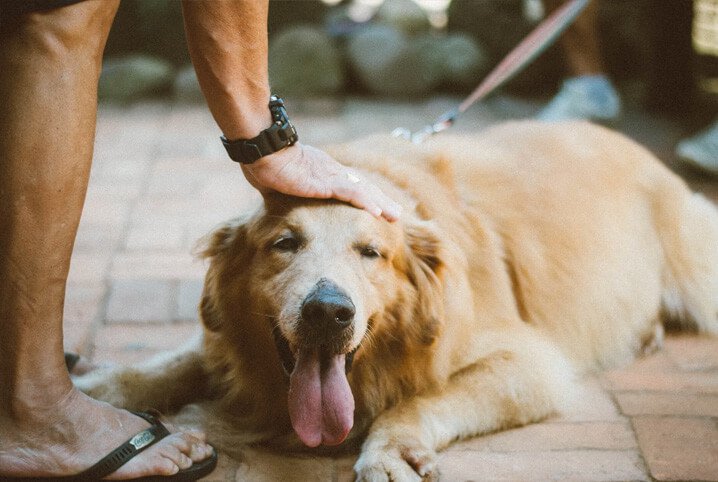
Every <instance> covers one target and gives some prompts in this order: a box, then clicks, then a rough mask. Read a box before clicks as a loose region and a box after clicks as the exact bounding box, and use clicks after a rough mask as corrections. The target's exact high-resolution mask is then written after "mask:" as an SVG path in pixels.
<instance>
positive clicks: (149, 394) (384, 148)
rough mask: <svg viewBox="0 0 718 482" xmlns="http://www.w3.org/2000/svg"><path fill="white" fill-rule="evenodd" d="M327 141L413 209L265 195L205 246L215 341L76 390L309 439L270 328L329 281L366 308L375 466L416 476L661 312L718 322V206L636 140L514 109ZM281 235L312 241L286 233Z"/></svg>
mask: <svg viewBox="0 0 718 482" xmlns="http://www.w3.org/2000/svg"><path fill="white" fill-rule="evenodd" d="M329 152H330V153H331V154H332V155H334V156H335V157H336V158H337V159H338V160H340V161H342V162H343V163H346V164H349V165H352V166H354V167H355V168H356V169H357V170H358V172H360V173H361V175H362V176H364V177H365V178H367V179H371V180H372V181H373V182H376V183H377V184H378V185H379V186H380V187H381V188H382V189H383V190H385V192H387V194H389V195H390V196H392V197H393V198H394V199H396V200H397V201H398V202H400V203H401V204H402V205H403V208H404V214H403V216H402V219H401V220H400V221H398V222H397V223H394V224H390V223H387V222H385V221H382V220H377V219H374V218H372V217H371V216H369V215H368V214H367V213H365V212H363V211H360V210H358V209H354V208H351V207H348V206H346V205H343V204H341V203H337V202H332V201H315V200H305V199H295V198H288V197H284V196H278V195H277V196H270V197H268V198H266V200H265V201H266V202H265V205H264V206H263V207H262V208H261V209H260V210H259V211H258V212H257V213H254V214H252V215H250V216H247V217H245V218H242V219H238V220H235V221H233V222H230V223H228V224H227V225H226V226H224V227H222V228H220V229H219V230H218V231H216V232H215V233H214V234H213V235H212V237H211V238H210V239H209V241H208V245H207V247H206V249H205V251H204V255H205V256H206V257H207V258H208V259H209V260H210V266H209V270H208V272H207V277H206V282H205V288H204V293H203V296H202V300H201V303H200V314H201V318H202V321H203V323H204V326H205V333H204V337H203V341H202V345H201V347H199V346H198V347H195V348H192V349H188V350H185V351H183V352H181V353H180V354H175V355H173V356H172V357H170V358H165V359H163V360H162V361H159V362H158V361H156V362H154V363H153V364H151V365H148V366H147V367H144V368H140V369H132V370H121V371H114V372H112V373H109V374H107V373H99V374H94V375H90V376H88V377H86V378H85V379H84V380H82V379H81V380H78V384H79V385H80V386H81V387H83V388H85V389H86V390H88V391H89V392H90V393H92V394H93V395H95V396H98V397H101V398H105V399H108V400H110V401H112V402H114V403H118V404H121V405H124V406H128V407H131V408H142V407H144V406H146V405H152V406H155V407H160V408H164V409H167V410H173V409H178V408H180V407H181V406H182V405H185V404H188V403H190V402H200V403H199V404H198V405H196V406H195V409H193V410H192V411H188V412H186V413H189V415H188V416H186V417H185V418H189V419H194V420H195V421H198V420H202V421H204V422H203V423H205V424H206V426H207V427H209V430H210V440H213V441H214V443H215V444H216V445H218V449H219V450H220V451H231V443H223V442H222V440H225V438H226V440H245V441H250V440H254V441H256V440H273V441H274V443H275V444H289V445H290V446H297V439H296V438H295V437H294V436H293V435H292V428H291V424H290V418H289V415H288V409H287V380H286V377H285V375H284V374H283V371H282V364H281V361H280V356H279V355H278V353H277V348H276V347H275V343H274V339H273V337H272V329H273V328H274V327H278V329H280V330H281V333H282V335H283V336H284V337H285V338H286V339H287V341H288V343H289V345H290V346H292V347H296V346H299V345H301V343H303V342H304V340H302V339H301V338H302V335H301V330H300V329H299V328H298V326H297V325H298V324H299V321H298V317H297V312H298V311H299V310H300V306H301V304H302V300H303V299H304V297H305V296H306V295H307V292H308V291H309V290H310V289H311V287H312V286H314V285H315V283H317V280H319V279H330V280H333V281H334V282H336V284H337V285H339V286H341V288H342V289H343V290H344V291H346V293H347V294H348V296H349V297H350V298H351V300H352V302H353V303H354V305H355V306H356V316H355V317H354V321H353V326H352V329H351V331H350V332H349V334H346V336H345V338H342V339H341V340H340V341H337V342H336V343H337V346H339V348H337V350H338V351H342V350H344V351H347V352H348V351H350V350H351V349H355V348H356V347H358V350H357V352H356V356H355V359H354V365H353V368H352V370H351V371H350V372H349V374H348V380H349V383H350V385H351V391H352V393H353V397H354V401H355V406H356V409H355V412H354V413H355V421H354V428H353V430H352V431H351V433H350V434H349V440H350V441H351V440H363V447H362V451H361V455H360V457H359V459H358V461H357V463H356V466H355V469H356V472H357V474H358V479H359V480H386V478H387V477H389V478H391V480H400V481H401V480H417V479H418V478H420V477H421V476H425V475H428V474H430V473H431V472H432V470H433V469H434V466H435V465H434V464H435V462H434V461H435V452H436V450H439V449H441V448H442V447H445V446H446V445H447V444H449V443H450V442H452V441H453V440H456V439H459V438H464V437H471V436H474V435H478V434H482V433H487V432H491V431H495V430H500V429H504V428H507V427H512V426H518V425H522V424H526V423H530V422H535V421H539V420H541V419H543V418H545V417H547V416H548V415H550V414H552V413H555V412H557V411H560V410H561V409H562V408H563V407H564V406H565V404H566V403H567V401H568V400H569V399H570V396H571V392H572V390H573V387H574V378H573V377H574V373H576V372H579V373H580V372H586V371H592V370H598V369H603V368H607V367H612V366H616V365H620V364H624V363H627V362H629V361H630V360H631V359H633V357H635V356H636V355H637V354H639V353H640V352H641V350H642V349H644V348H646V347H648V346H651V345H655V344H659V343H660V337H661V334H662V322H667V321H671V322H672V323H674V324H675V323H677V324H678V325H679V326H681V327H687V328H693V329H696V330H698V331H702V332H708V333H712V334H716V333H718V213H717V212H716V209H715V208H714V207H713V206H712V205H711V204H710V203H709V202H707V201H706V200H705V199H704V198H702V197H701V196H700V195H696V194H692V193H691V192H690V191H689V190H688V189H687V187H686V186H685V184H684V183H683V182H682V181H681V180H680V179H679V178H677V177H676V176H675V175H673V174H672V173H670V172H669V171H668V170H667V169H666V168H664V167H663V166H662V165H661V164H660V163H659V162H658V161H657V160H656V159H655V158H654V157H653V156H652V155H651V154H650V153H649V152H648V151H647V150H645V149H644V148H642V147H640V146H639V145H637V144H635V143H634V142H632V141H630V140H628V139H627V138H625V137H624V136H622V135H620V134H617V133H614V132H611V131H609V130H607V129H604V128H600V127H596V126H593V125H590V124H588V123H571V124H553V125H548V124H540V123H536V122H516V123H509V124H505V125H502V126H498V127H495V128H492V129H489V130H488V131H486V132H484V133H482V134H481V135H478V136H455V137H450V136H447V135H442V136H438V137H437V138H435V139H431V140H430V141H429V142H426V143H424V144H422V145H419V146H416V145H412V144H409V143H408V142H406V141H403V140H400V139H391V138H388V137H384V136H382V137H375V138H371V139H365V140H361V141H357V142H354V143H350V144H345V145H340V146H335V147H331V148H329ZM286 233H293V234H291V235H292V236H294V235H295V234H297V233H298V234H297V236H298V237H299V238H300V243H299V245H298V247H297V246H290V247H291V249H288V250H287V249H284V248H283V249H277V244H276V243H277V240H278V239H279V240H282V239H284V238H283V237H286V236H287V234H286ZM280 246H282V245H280ZM367 249H369V251H368V252H367V251H366V250H367ZM372 250H373V251H372ZM367 253H368V254H367ZM375 254H379V256H378V257H377V256H374V255H375ZM202 400H205V401H204V402H202ZM250 433H251V434H254V435H247V434H250ZM241 434H243V435H241ZM223 437H225V438H223ZM232 437H235V438H234V439H232ZM241 437H244V438H241ZM345 443H348V442H345Z"/></svg>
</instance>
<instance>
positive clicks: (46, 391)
mask: <svg viewBox="0 0 718 482" xmlns="http://www.w3.org/2000/svg"><path fill="white" fill-rule="evenodd" d="M117 4H118V2H117V1H106V0H103V1H86V2H81V3H79V4H76V5H72V6H69V7H64V8H60V9H55V10H50V11H46V12H40V13H33V14H30V15H26V16H23V17H19V18H18V19H13V21H12V22H5V23H3V26H2V30H0V72H2V75H0V105H2V108H1V109H0V359H2V363H0V387H2V388H1V389H0V475H5V476H46V475H65V474H67V475H69V474H74V473H77V472H80V471H82V470H83V469H85V468H87V467H89V466H91V465H93V464H94V463H95V462H96V461H98V460H99V459H101V458H102V457H103V456H104V455H106V454H107V453H108V452H110V451H111V450H112V449H114V448H115V447H116V446H118V445H120V444H121V443H123V442H125V441H126V440H127V439H129V438H130V437H131V436H132V435H134V434H135V433H137V432H139V431H141V430H143V429H144V428H146V427H147V426H148V424H147V423H146V422H145V421H144V420H141V419H139V418H137V417H135V416H134V415H132V414H130V413H129V412H126V411H123V410H119V409H116V408H114V407H112V406H110V405H107V404H104V403H100V402H97V401H95V400H93V399H91V398H89V397H87V396H85V395H83V394H81V393H80V392H79V391H77V390H76V389H75V388H74V387H73V385H72V383H71V382H70V379H69V376H68V373H67V370H66V368H65V365H64V358H63V346H62V313H63V301H64V295H65V282H66V279H67V274H68V269H69V263H70V255H71V253H72V247H73V242H74V238H75V234H76V231H77V225H78V222H79V219H80V214H81V210H82V204H83V201H84V197H85V191H86V187H87V180H88V175H89V169H90V163H91V160H92V146H93V138H94V131H95V116H96V107H97V79H98V76H99V69H100V62H101V57H102V51H103V48H104V44H105V40H106V38H107V33H108V32H109V27H110V24H111V22H112V18H113V16H114V14H115V11H116V9H117ZM195 435H196V436H195ZM195 435H192V434H173V435H171V436H170V437H168V438H167V439H165V440H163V441H161V442H160V443H158V444H156V445H155V446H153V447H152V448H150V449H148V450H147V451H145V453H143V454H142V455H139V456H138V457H136V458H135V459H133V460H132V461H130V462H129V463H128V464H126V465H125V466H124V467H123V468H121V469H120V470H118V471H117V472H115V474H114V476H116V477H117V478H128V477H137V476H142V475H151V474H169V473H173V472H175V471H177V470H178V468H184V467H186V466H188V465H191V461H190V459H189V458H188V455H190V456H191V457H192V458H193V459H195V460H201V459H202V458H204V457H205V456H206V451H207V448H206V445H205V444H204V443H202V442H201V440H200V438H201V437H203V435H201V434H195ZM193 444H194V445H195V449H194V451H193V450H192V445H193Z"/></svg>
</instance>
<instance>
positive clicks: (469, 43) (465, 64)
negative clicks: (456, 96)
mask: <svg viewBox="0 0 718 482" xmlns="http://www.w3.org/2000/svg"><path fill="white" fill-rule="evenodd" d="M412 43H413V44H414V45H415V46H414V48H417V49H419V50H420V51H422V52H423V57H424V59H425V60H424V61H425V62H428V63H429V64H431V66H432V69H433V70H434V72H435V75H436V76H437V77H438V78H439V79H440V81H441V85H442V86H444V87H446V88H447V89H449V90H457V91H465V90H466V89H467V88H468V87H474V86H476V85H478V83H479V82H480V81H481V80H482V77H483V76H484V75H485V74H486V73H487V71H488V69H489V65H490V64H489V61H488V56H487V54H486V52H485V49H483V48H482V47H481V46H479V44H478V42H476V41H475V40H474V39H473V38H471V37H470V36H469V35H467V34H464V33H456V34H449V35H446V36H436V35H430V34H427V35H423V36H421V37H420V38H417V39H416V40H415V41H414V42H412Z"/></svg>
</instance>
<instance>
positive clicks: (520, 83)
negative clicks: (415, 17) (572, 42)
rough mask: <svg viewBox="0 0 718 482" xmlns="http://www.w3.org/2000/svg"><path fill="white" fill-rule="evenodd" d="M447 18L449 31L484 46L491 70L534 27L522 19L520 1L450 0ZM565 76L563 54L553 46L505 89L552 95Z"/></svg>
mask: <svg viewBox="0 0 718 482" xmlns="http://www.w3.org/2000/svg"><path fill="white" fill-rule="evenodd" d="M448 17H449V20H448V27H447V28H448V31H449V32H451V33H459V32H464V33H466V34H468V35H470V36H471V37H473V38H474V39H475V40H477V41H478V43H479V44H480V45H483V46H484V47H485V49H486V54H487V56H488V58H489V61H488V62H489V64H490V65H491V67H494V66H495V65H497V64H498V63H499V62H500V61H501V60H503V58H504V57H505V56H506V55H507V54H508V53H509V52H511V50H513V49H514V48H515V47H516V46H517V45H518V44H519V43H520V42H521V41H522V40H523V39H524V38H525V37H526V36H527V35H528V34H529V33H530V32H531V31H532V30H533V29H534V28H535V27H536V23H534V22H531V21H530V20H528V19H526V18H524V16H523V0H502V1H500V2H498V1H496V0H452V2H451V4H450V5H449V10H448ZM564 73H565V70H564V64H563V57H562V52H561V50H560V49H559V48H558V47H557V46H555V45H554V46H553V47H551V48H550V49H549V50H548V51H546V52H544V53H543V54H542V55H541V56H540V57H539V58H538V59H536V60H535V61H534V62H533V63H532V64H531V65H529V66H528V67H527V68H526V69H525V70H524V71H523V72H521V73H519V74H518V75H517V76H516V77H515V78H514V79H513V80H511V81H510V82H509V84H508V88H509V89H510V90H513V91H517V92H522V93H532V94H537V93H548V92H553V91H554V90H555V89H556V87H557V86H558V84H559V82H560V81H561V79H562V77H563V76H564Z"/></svg>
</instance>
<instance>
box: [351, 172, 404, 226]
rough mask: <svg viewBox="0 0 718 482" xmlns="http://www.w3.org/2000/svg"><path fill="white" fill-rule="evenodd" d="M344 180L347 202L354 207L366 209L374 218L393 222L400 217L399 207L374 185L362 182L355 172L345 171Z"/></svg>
mask: <svg viewBox="0 0 718 482" xmlns="http://www.w3.org/2000/svg"><path fill="white" fill-rule="evenodd" d="M345 177H346V180H347V181H349V184H348V187H347V196H348V199H347V200H348V201H349V202H351V203H352V204H353V205H354V206H357V207H361V208H363V209H366V210H367V211H369V212H370V213H371V214H373V215H374V216H376V217H379V216H383V217H384V219H386V220H387V221H390V222H394V221H396V220H398V219H399V217H400V216H401V206H400V205H399V203H397V202H395V201H394V200H393V199H391V198H390V197H389V196H387V195H386V194H384V192H383V191H382V190H381V189H379V188H378V187H377V186H376V185H375V184H373V183H371V182H368V181H365V180H363V179H362V178H361V177H360V175H359V174H358V173H357V172H354V171H353V170H352V169H347V170H346V173H345Z"/></svg>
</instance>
